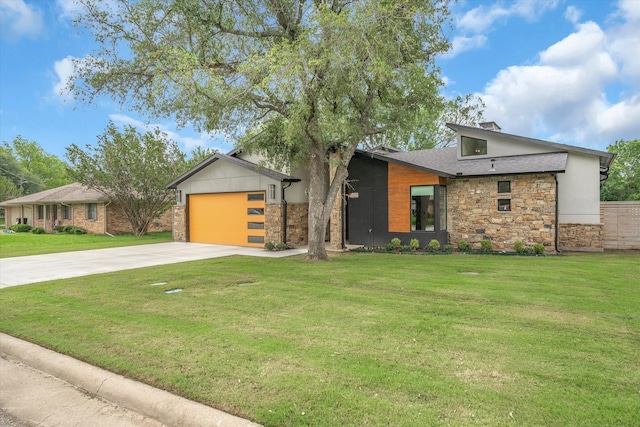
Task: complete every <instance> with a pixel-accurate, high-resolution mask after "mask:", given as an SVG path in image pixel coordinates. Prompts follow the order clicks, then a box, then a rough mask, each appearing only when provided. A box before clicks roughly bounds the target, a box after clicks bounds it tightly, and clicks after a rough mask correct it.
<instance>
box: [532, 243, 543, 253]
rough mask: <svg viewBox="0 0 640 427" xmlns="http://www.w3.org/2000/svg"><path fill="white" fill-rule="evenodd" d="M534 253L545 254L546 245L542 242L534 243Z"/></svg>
mask: <svg viewBox="0 0 640 427" xmlns="http://www.w3.org/2000/svg"><path fill="white" fill-rule="evenodd" d="M533 253H534V254H538V255H539V254H543V253H544V245H543V244H542V243H536V244H535V245H533Z"/></svg>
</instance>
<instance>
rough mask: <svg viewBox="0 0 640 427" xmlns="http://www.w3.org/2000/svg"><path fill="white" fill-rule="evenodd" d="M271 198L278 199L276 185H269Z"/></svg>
mask: <svg viewBox="0 0 640 427" xmlns="http://www.w3.org/2000/svg"><path fill="white" fill-rule="evenodd" d="M269 198H270V199H275V198H276V185H275V184H269Z"/></svg>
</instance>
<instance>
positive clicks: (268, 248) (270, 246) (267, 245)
mask: <svg viewBox="0 0 640 427" xmlns="http://www.w3.org/2000/svg"><path fill="white" fill-rule="evenodd" d="M275 248H276V245H274V244H273V242H268V243H265V244H264V250H265V251H272V250H274V249H275Z"/></svg>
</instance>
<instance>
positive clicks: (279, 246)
mask: <svg viewBox="0 0 640 427" xmlns="http://www.w3.org/2000/svg"><path fill="white" fill-rule="evenodd" d="M285 249H287V244H286V243H282V242H280V243H278V244H277V245H276V251H284V250H285Z"/></svg>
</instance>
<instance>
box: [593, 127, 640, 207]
mask: <svg viewBox="0 0 640 427" xmlns="http://www.w3.org/2000/svg"><path fill="white" fill-rule="evenodd" d="M607 151H608V152H609V153H615V155H616V157H615V158H614V159H613V163H612V164H611V167H610V168H609V178H607V180H606V181H605V183H604V185H603V186H602V190H601V191H600V198H601V200H606V201H614V200H640V139H634V140H631V141H625V140H619V141H616V142H615V143H614V144H611V145H609V146H608V147H607Z"/></svg>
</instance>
